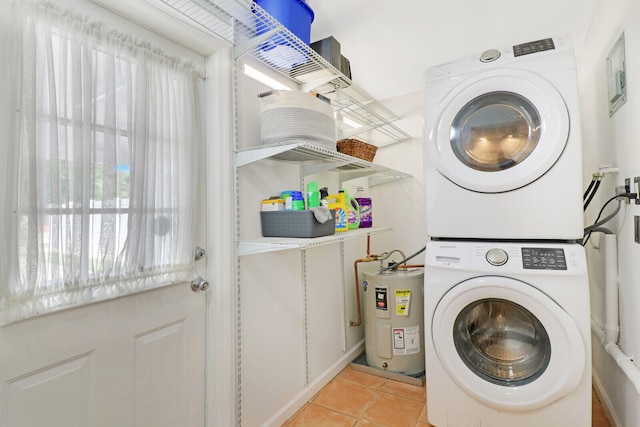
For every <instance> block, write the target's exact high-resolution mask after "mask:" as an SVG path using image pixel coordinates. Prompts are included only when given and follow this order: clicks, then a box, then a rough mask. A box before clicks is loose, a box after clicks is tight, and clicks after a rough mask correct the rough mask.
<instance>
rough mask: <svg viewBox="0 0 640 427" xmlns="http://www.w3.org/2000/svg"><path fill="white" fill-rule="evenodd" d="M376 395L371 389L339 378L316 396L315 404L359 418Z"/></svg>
mask: <svg viewBox="0 0 640 427" xmlns="http://www.w3.org/2000/svg"><path fill="white" fill-rule="evenodd" d="M375 395H376V392H375V391H374V390H372V389H370V388H367V387H365V386H363V385H360V384H357V383H352V382H348V381H345V380H343V379H341V378H337V379H335V380H334V381H331V383H329V384H328V385H327V386H326V387H325V388H324V389H323V390H322V391H321V392H320V393H318V394H317V395H316V397H315V398H314V399H313V403H314V404H315V405H319V406H323V407H325V408H327V409H332V410H334V411H337V412H340V413H343V414H346V415H350V416H352V417H356V418H357V417H359V416H360V415H362V413H363V411H364V410H365V409H366V408H367V406H369V404H370V403H371V401H372V400H373V398H374V396H375Z"/></svg>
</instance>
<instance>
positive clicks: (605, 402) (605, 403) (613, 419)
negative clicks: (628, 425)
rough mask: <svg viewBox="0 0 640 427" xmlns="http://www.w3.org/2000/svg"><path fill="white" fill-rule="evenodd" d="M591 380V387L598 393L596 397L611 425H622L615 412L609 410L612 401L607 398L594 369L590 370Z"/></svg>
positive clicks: (619, 426) (611, 406) (616, 426)
mask: <svg viewBox="0 0 640 427" xmlns="http://www.w3.org/2000/svg"><path fill="white" fill-rule="evenodd" d="M591 382H592V384H593V389H594V390H595V391H596V394H597V395H598V399H600V403H601V404H602V409H603V410H604V413H605V415H606V416H607V419H608V420H609V424H610V425H611V427H622V423H621V422H620V420H619V419H618V417H617V416H616V415H615V412H613V411H612V410H611V408H613V403H612V402H611V399H609V396H608V395H607V392H606V390H605V388H604V387H603V386H602V382H601V381H600V377H598V373H597V372H596V371H595V370H592V372H591Z"/></svg>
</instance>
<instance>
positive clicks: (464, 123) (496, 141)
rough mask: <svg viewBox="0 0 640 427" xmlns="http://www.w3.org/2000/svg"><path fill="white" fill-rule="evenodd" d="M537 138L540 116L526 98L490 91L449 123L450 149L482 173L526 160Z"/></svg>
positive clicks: (514, 94) (467, 106)
mask: <svg viewBox="0 0 640 427" xmlns="http://www.w3.org/2000/svg"><path fill="white" fill-rule="evenodd" d="M539 140H540V115H539V114H538V110H537V109H536V108H535V106H533V105H532V104H531V103H530V102H529V101H528V100H527V99H526V98H524V97H522V96H520V95H518V94H516V93H513V92H491V93H488V94H484V95H481V96H479V97H477V98H475V99H473V100H472V101H471V102H469V103H468V104H467V105H465V106H464V107H463V108H462V109H461V110H460V112H459V113H458V114H457V115H456V117H455V118H454V119H453V123H452V124H451V148H452V150H453V152H454V153H455V155H456V157H457V158H458V160H460V161H461V162H462V163H463V164H465V165H467V166H469V167H471V168H473V169H476V170H479V171H485V172H494V171H499V170H504V169H508V168H510V167H513V166H515V165H517V164H519V163H521V162H522V161H523V160H524V159H526V158H527V157H528V156H529V154H531V153H532V152H533V150H534V149H535V148H536V145H537V144H538V141H539Z"/></svg>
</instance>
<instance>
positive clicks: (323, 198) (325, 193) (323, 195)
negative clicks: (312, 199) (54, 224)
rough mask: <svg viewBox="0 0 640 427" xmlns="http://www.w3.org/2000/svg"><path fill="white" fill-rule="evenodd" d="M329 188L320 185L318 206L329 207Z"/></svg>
mask: <svg viewBox="0 0 640 427" xmlns="http://www.w3.org/2000/svg"><path fill="white" fill-rule="evenodd" d="M328 198H329V189H328V188H327V187H322V188H321V189H320V206H324V207H325V208H328V207H329V201H328V200H327V199H328Z"/></svg>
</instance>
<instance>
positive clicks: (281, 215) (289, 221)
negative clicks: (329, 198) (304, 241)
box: [260, 209, 336, 238]
mask: <svg viewBox="0 0 640 427" xmlns="http://www.w3.org/2000/svg"><path fill="white" fill-rule="evenodd" d="M330 211H331V219H329V220H328V221H326V222H325V223H323V224H321V223H319V222H318V221H316V217H315V216H313V212H311V211H310V210H304V211H262V212H260V220H261V221H262V235H263V236H264V237H307V238H308V237H321V236H329V235H331V234H335V232H336V221H335V210H334V209H330Z"/></svg>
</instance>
